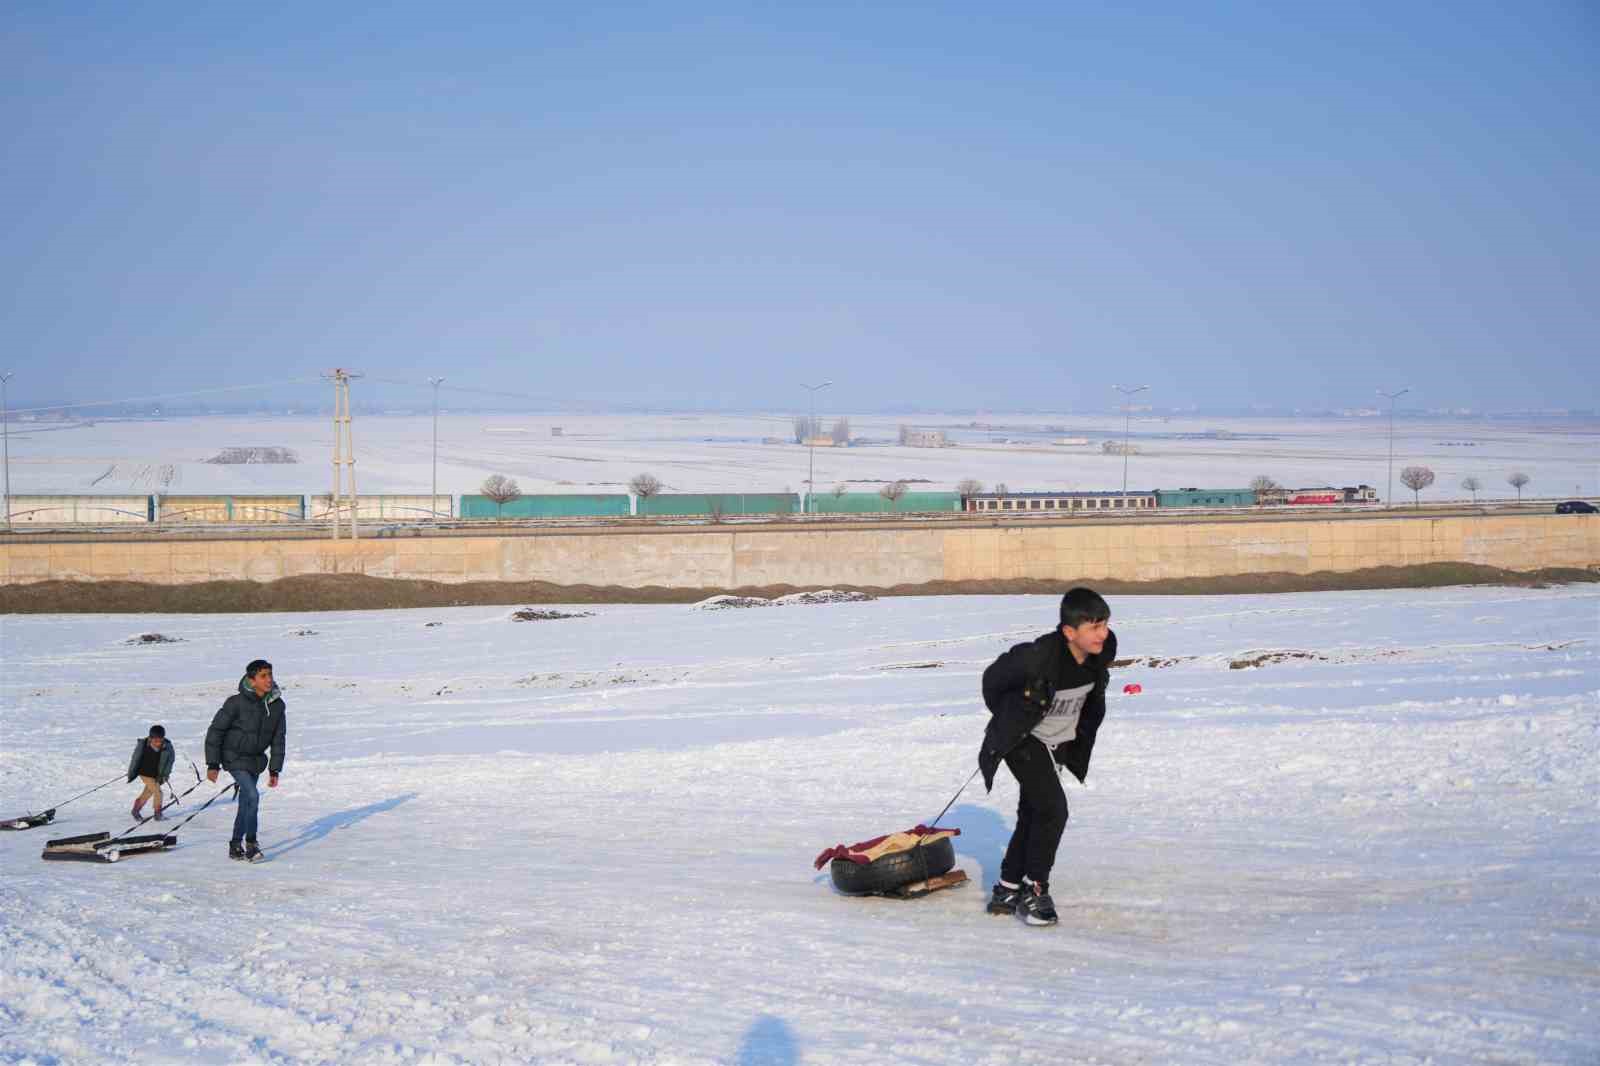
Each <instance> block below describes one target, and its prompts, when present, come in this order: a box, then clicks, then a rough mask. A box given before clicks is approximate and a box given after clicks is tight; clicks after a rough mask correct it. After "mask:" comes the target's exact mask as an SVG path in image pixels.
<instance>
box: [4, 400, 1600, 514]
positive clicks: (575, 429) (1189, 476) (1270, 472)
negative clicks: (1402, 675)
mask: <svg viewBox="0 0 1600 1066" xmlns="http://www.w3.org/2000/svg"><path fill="white" fill-rule="evenodd" d="M831 418H832V416H829V418H828V419H824V424H825V425H828V424H831ZM971 423H972V416H971V415H961V416H956V415H940V414H926V415H915V416H911V415H908V416H903V417H896V416H883V415H879V416H861V415H856V416H851V417H850V426H851V432H852V433H853V434H854V435H855V436H857V437H863V438H866V439H868V440H875V441H878V442H880V443H879V444H876V445H871V446H864V447H852V448H846V449H831V448H818V449H815V461H816V480H817V490H818V491H819V492H826V491H828V490H830V489H832V488H833V486H834V485H837V484H845V485H846V486H847V487H849V488H850V489H852V490H854V491H867V492H873V491H876V490H877V489H878V488H879V487H880V486H881V485H883V484H884V483H886V482H889V481H893V480H896V479H900V478H904V479H907V480H910V481H913V482H914V486H915V487H919V488H926V489H932V490H949V489H952V488H954V486H955V484H956V483H957V482H958V481H960V480H962V479H963V478H976V479H978V480H979V481H981V482H983V483H984V484H985V485H986V486H993V485H995V484H996V483H998V482H1004V483H1005V484H1007V485H1008V486H1009V487H1010V488H1012V489H1069V490H1072V489H1081V490H1090V489H1106V488H1117V487H1120V486H1121V484H1122V466H1123V463H1122V457H1121V456H1120V455H1107V454H1104V453H1103V452H1102V451H1101V444H1102V443H1103V442H1105V441H1107V440H1121V438H1122V431H1123V425H1122V420H1121V419H1120V418H1118V417H1114V416H1098V417H1095V416H1074V415H1037V414H1032V415H998V414H997V415H985V416H984V423H983V425H982V426H978V427H974V426H973V425H971ZM901 424H909V425H918V426H928V427H936V428H943V429H945V430H946V432H947V433H948V434H949V438H950V440H951V441H952V442H954V443H955V445H956V446H955V447H951V448H943V449H926V448H902V447H899V446H898V445H894V444H890V443H887V442H892V441H894V440H896V439H898V438H897V434H898V428H899V426H900V425H901ZM553 427H560V428H561V430H562V434H563V435H562V436H560V437H553V436H552V435H551V430H552V428H553ZM11 428H12V439H11V484H12V490H13V491H14V492H17V493H18V494H69V493H84V492H96V493H128V492H135V493H149V492H174V493H208V492H235V493H269V492H293V493H308V494H309V493H321V492H327V491H328V490H329V487H330V482H331V480H332V473H331V471H332V467H331V464H330V458H331V455H332V440H333V434H332V425H331V422H330V421H329V420H328V419H326V418H306V417H274V418H246V417H233V416H217V417H209V418H189V419H177V420H172V421H151V422H116V421H103V422H96V423H94V424H92V425H91V424H87V423H57V424H27V423H17V424H14V425H13V426H12V427H11ZM432 433H433V429H432V421H431V419H429V418H428V417H426V416H402V415H393V416H359V415H358V416H357V418H356V422H355V427H354V435H355V444H356V457H357V465H356V474H357V486H358V487H359V488H360V489H361V491H362V492H369V493H378V492H384V493H426V492H427V491H428V490H429V488H430V485H431V478H432V457H433V436H432ZM768 437H777V438H782V439H783V440H785V441H790V440H791V420H790V419H788V418H785V417H782V416H777V415H709V414H708V415H695V414H685V415H572V414H557V415H455V414H450V413H445V414H443V415H441V416H440V419H439V454H438V459H439V491H440V492H443V493H449V494H452V495H459V494H461V493H475V492H477V491H478V488H479V486H480V485H481V484H482V483H483V480H484V478H485V477H487V476H488V475H490V474H505V475H507V476H510V477H513V478H516V479H517V481H518V483H519V485H520V486H521V488H522V491H523V492H525V493H538V492H625V491H627V489H626V487H625V486H626V485H627V482H628V480H629V479H630V478H632V477H633V476H634V475H635V474H638V473H641V472H649V473H653V474H655V475H656V476H657V477H658V478H660V479H661V480H662V482H663V483H665V485H666V486H667V490H668V491H673V492H706V491H733V492H737V491H744V492H776V491H780V490H784V489H787V490H790V491H800V490H802V489H803V488H804V487H805V481H806V476H807V461H808V457H807V453H806V449H804V448H802V447H800V446H798V445H795V444H793V443H784V444H764V443H762V441H763V439H764V438H768ZM1131 439H1132V442H1133V444H1134V445H1135V446H1136V447H1137V448H1139V449H1140V451H1139V454H1137V455H1135V456H1132V457H1131V459H1130V461H1129V464H1128V477H1129V485H1130V487H1131V488H1136V489H1151V488H1181V487H1185V486H1204V487H1208V488H1242V487H1244V486H1246V485H1248V484H1249V483H1250V480H1251V479H1252V478H1254V477H1256V476H1257V475H1266V476H1268V477H1272V478H1274V479H1275V480H1277V481H1278V482H1279V483H1281V484H1284V485H1288V486H1291V487H1295V486H1313V485H1356V484H1362V483H1365V484H1368V485H1373V486H1375V487H1376V488H1377V489H1378V491H1379V492H1380V493H1382V492H1384V491H1385V489H1386V487H1387V478H1388V454H1389V453H1388V448H1389V440H1388V423H1387V420H1386V419H1382V418H1361V419H1304V420H1295V419H1267V418H1258V419H1246V418H1203V419H1202V418H1187V419H1186V418H1170V419H1168V418H1148V417H1141V418H1136V419H1135V420H1134V422H1133V426H1132V432H1131ZM1058 440H1081V441H1084V442H1086V443H1082V444H1072V445H1060V444H1055V443H1052V442H1054V441H1058ZM251 447H258V448H287V449H290V450H292V451H293V452H295V453H296V455H297V456H298V458H299V462H298V463H294V464H285V465H264V464H248V465H234V466H224V465H213V464H210V463H207V462H205V461H204V460H206V459H210V458H213V457H215V456H217V455H218V454H219V453H221V452H222V451H223V450H224V449H227V448H251ZM1413 464H1421V465H1425V466H1428V467H1430V468H1432V469H1433V471H1434V472H1435V474H1436V475H1437V481H1436V482H1435V483H1434V485H1433V487H1431V488H1430V489H1427V490H1425V491H1424V492H1423V494H1422V498H1423V499H1424V500H1446V499H1467V498H1469V493H1468V492H1467V491H1466V490H1465V489H1463V488H1461V481H1462V479H1463V478H1465V477H1467V476H1469V475H1470V476H1475V477H1477V478H1478V479H1479V480H1480V481H1481V482H1482V486H1483V487H1482V489H1481V490H1480V492H1479V497H1480V498H1482V499H1494V498H1503V497H1512V496H1514V495H1515V491H1514V490H1513V489H1512V488H1511V487H1510V486H1509V485H1508V484H1507V483H1506V480H1505V479H1506V476H1507V475H1508V474H1510V473H1511V472H1513V471H1517V470H1520V471H1522V472H1524V473H1526V474H1527V475H1529V477H1531V478H1532V479H1533V480H1532V482H1531V483H1530V484H1529V485H1528V486H1527V488H1526V489H1525V490H1524V494H1525V495H1527V496H1530V497H1546V498H1548V497H1559V498H1562V499H1565V498H1568V497H1572V496H1591V497H1592V496H1600V424H1597V423H1595V422H1593V421H1581V420H1561V421H1548V422H1499V421H1494V422H1484V421H1477V422H1471V421H1448V420H1420V419H1401V420H1399V421H1398V422H1397V423H1396V426H1395V464H1394V470H1395V477H1396V480H1395V494H1396V497H1397V498H1398V497H1402V496H1404V497H1407V498H1409V493H1408V492H1406V491H1405V490H1404V489H1403V488H1402V486H1401V485H1400V482H1399V480H1398V479H1399V472H1400V470H1401V468H1403V467H1405V466H1407V465H1413Z"/></svg>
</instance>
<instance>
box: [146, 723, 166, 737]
mask: <svg viewBox="0 0 1600 1066" xmlns="http://www.w3.org/2000/svg"><path fill="white" fill-rule="evenodd" d="M150 735H151V736H153V737H162V738H163V739H164V738H165V737H166V735H167V727H166V726H160V725H153V726H151V727H150Z"/></svg>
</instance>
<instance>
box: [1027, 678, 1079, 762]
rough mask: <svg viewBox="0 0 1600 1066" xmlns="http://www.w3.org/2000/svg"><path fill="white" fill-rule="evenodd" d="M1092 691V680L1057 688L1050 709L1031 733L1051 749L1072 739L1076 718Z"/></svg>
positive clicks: (1075, 733) (1076, 725)
mask: <svg viewBox="0 0 1600 1066" xmlns="http://www.w3.org/2000/svg"><path fill="white" fill-rule="evenodd" d="M1093 691H1094V682H1092V681H1091V682H1089V683H1088V684H1086V685H1079V686H1077V687H1076V688H1064V689H1058V690H1057V691H1056V698H1055V699H1054V700H1053V701H1051V704H1050V709H1049V710H1048V711H1046V712H1045V714H1044V718H1043V719H1041V720H1040V722H1039V724H1038V725H1036V726H1034V727H1033V735H1034V736H1036V737H1038V738H1039V739H1040V740H1042V741H1044V743H1045V746H1046V747H1048V748H1050V749H1052V750H1054V749H1055V748H1056V747H1057V746H1058V745H1061V744H1065V743H1067V742H1068V741H1069V740H1072V739H1073V738H1074V737H1076V736H1077V735H1078V718H1079V716H1080V715H1082V714H1083V705H1084V704H1085V703H1087V702H1088V701H1089V693H1091V692H1093Z"/></svg>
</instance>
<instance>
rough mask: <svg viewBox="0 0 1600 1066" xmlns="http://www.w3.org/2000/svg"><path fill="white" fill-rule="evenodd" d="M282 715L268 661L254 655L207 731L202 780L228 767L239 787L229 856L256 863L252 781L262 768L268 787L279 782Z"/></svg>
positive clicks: (257, 798) (257, 803) (257, 799)
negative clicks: (270, 756) (255, 657)
mask: <svg viewBox="0 0 1600 1066" xmlns="http://www.w3.org/2000/svg"><path fill="white" fill-rule="evenodd" d="M286 717H287V716H286V714H285V708H284V702H283V693H281V692H279V691H278V686H277V685H275V684H273V682H272V664H271V663H269V662H267V661H266V660H265V659H256V660H254V661H253V662H251V663H250V665H249V666H246V667H245V668H244V677H243V678H241V679H240V681H239V691H238V692H237V693H235V694H234V695H232V696H229V697H228V698H227V700H226V701H224V702H223V704H222V709H221V710H219V711H218V712H217V715H216V717H215V718H213V719H211V728H210V729H207V730H206V780H208V781H215V780H216V779H217V771H218V770H227V771H228V773H229V774H231V775H232V776H233V782H234V784H235V785H237V786H238V788H239V811H238V813H237V814H235V815H234V817H233V839H232V840H230V841H229V842H228V858H230V859H248V860H249V861H250V862H257V861H259V860H260V859H261V857H262V855H261V848H260V847H258V846H257V844H256V816H257V813H258V812H259V811H260V808H261V792H260V790H259V789H258V788H257V787H256V782H257V781H258V780H259V779H260V777H261V772H262V771H263V770H266V771H267V772H268V776H267V787H268V788H277V787H278V775H279V774H280V773H282V772H283V756H284V738H285V736H286V734H287V724H286ZM269 748H270V749H271V751H272V758H271V760H270V761H269V760H268V758H267V751H268V749H269Z"/></svg>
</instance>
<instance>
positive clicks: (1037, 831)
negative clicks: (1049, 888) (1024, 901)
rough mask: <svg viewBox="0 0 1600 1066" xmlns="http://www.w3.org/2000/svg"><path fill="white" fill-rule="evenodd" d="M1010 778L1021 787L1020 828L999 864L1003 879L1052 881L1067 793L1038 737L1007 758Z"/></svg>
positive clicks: (1065, 819) (1014, 881)
mask: <svg viewBox="0 0 1600 1066" xmlns="http://www.w3.org/2000/svg"><path fill="white" fill-rule="evenodd" d="M1006 766H1007V768H1008V769H1010V771H1011V776H1013V777H1015V778H1016V779H1017V784H1018V785H1019V786H1021V789H1022V796H1021V798H1020V799H1018V800H1017V828H1016V829H1015V830H1013V831H1012V833H1011V843H1010V844H1008V845H1007V846H1006V857H1005V858H1004V859H1003V860H1002V861H1001V863H1000V880H1002V881H1004V882H1006V883H1007V884H1012V885H1019V884H1021V883H1022V880H1023V878H1024V877H1026V878H1027V879H1028V880H1030V881H1037V882H1039V883H1040V884H1048V883H1049V881H1050V868H1051V867H1052V866H1054V865H1055V862H1056V848H1057V846H1059V845H1060V843H1061V834H1062V833H1063V832H1065V831H1066V828H1067V793H1066V791H1065V790H1064V789H1063V788H1062V787H1061V773H1060V771H1059V770H1057V769H1056V761H1055V759H1053V758H1052V757H1051V755H1050V749H1049V748H1047V747H1045V744H1044V741H1042V740H1040V739H1039V738H1038V737H1033V736H1030V737H1027V738H1026V739H1024V740H1023V742H1022V743H1021V744H1018V745H1017V746H1016V747H1015V748H1013V749H1012V750H1011V752H1010V754H1008V755H1007V756H1006Z"/></svg>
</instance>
